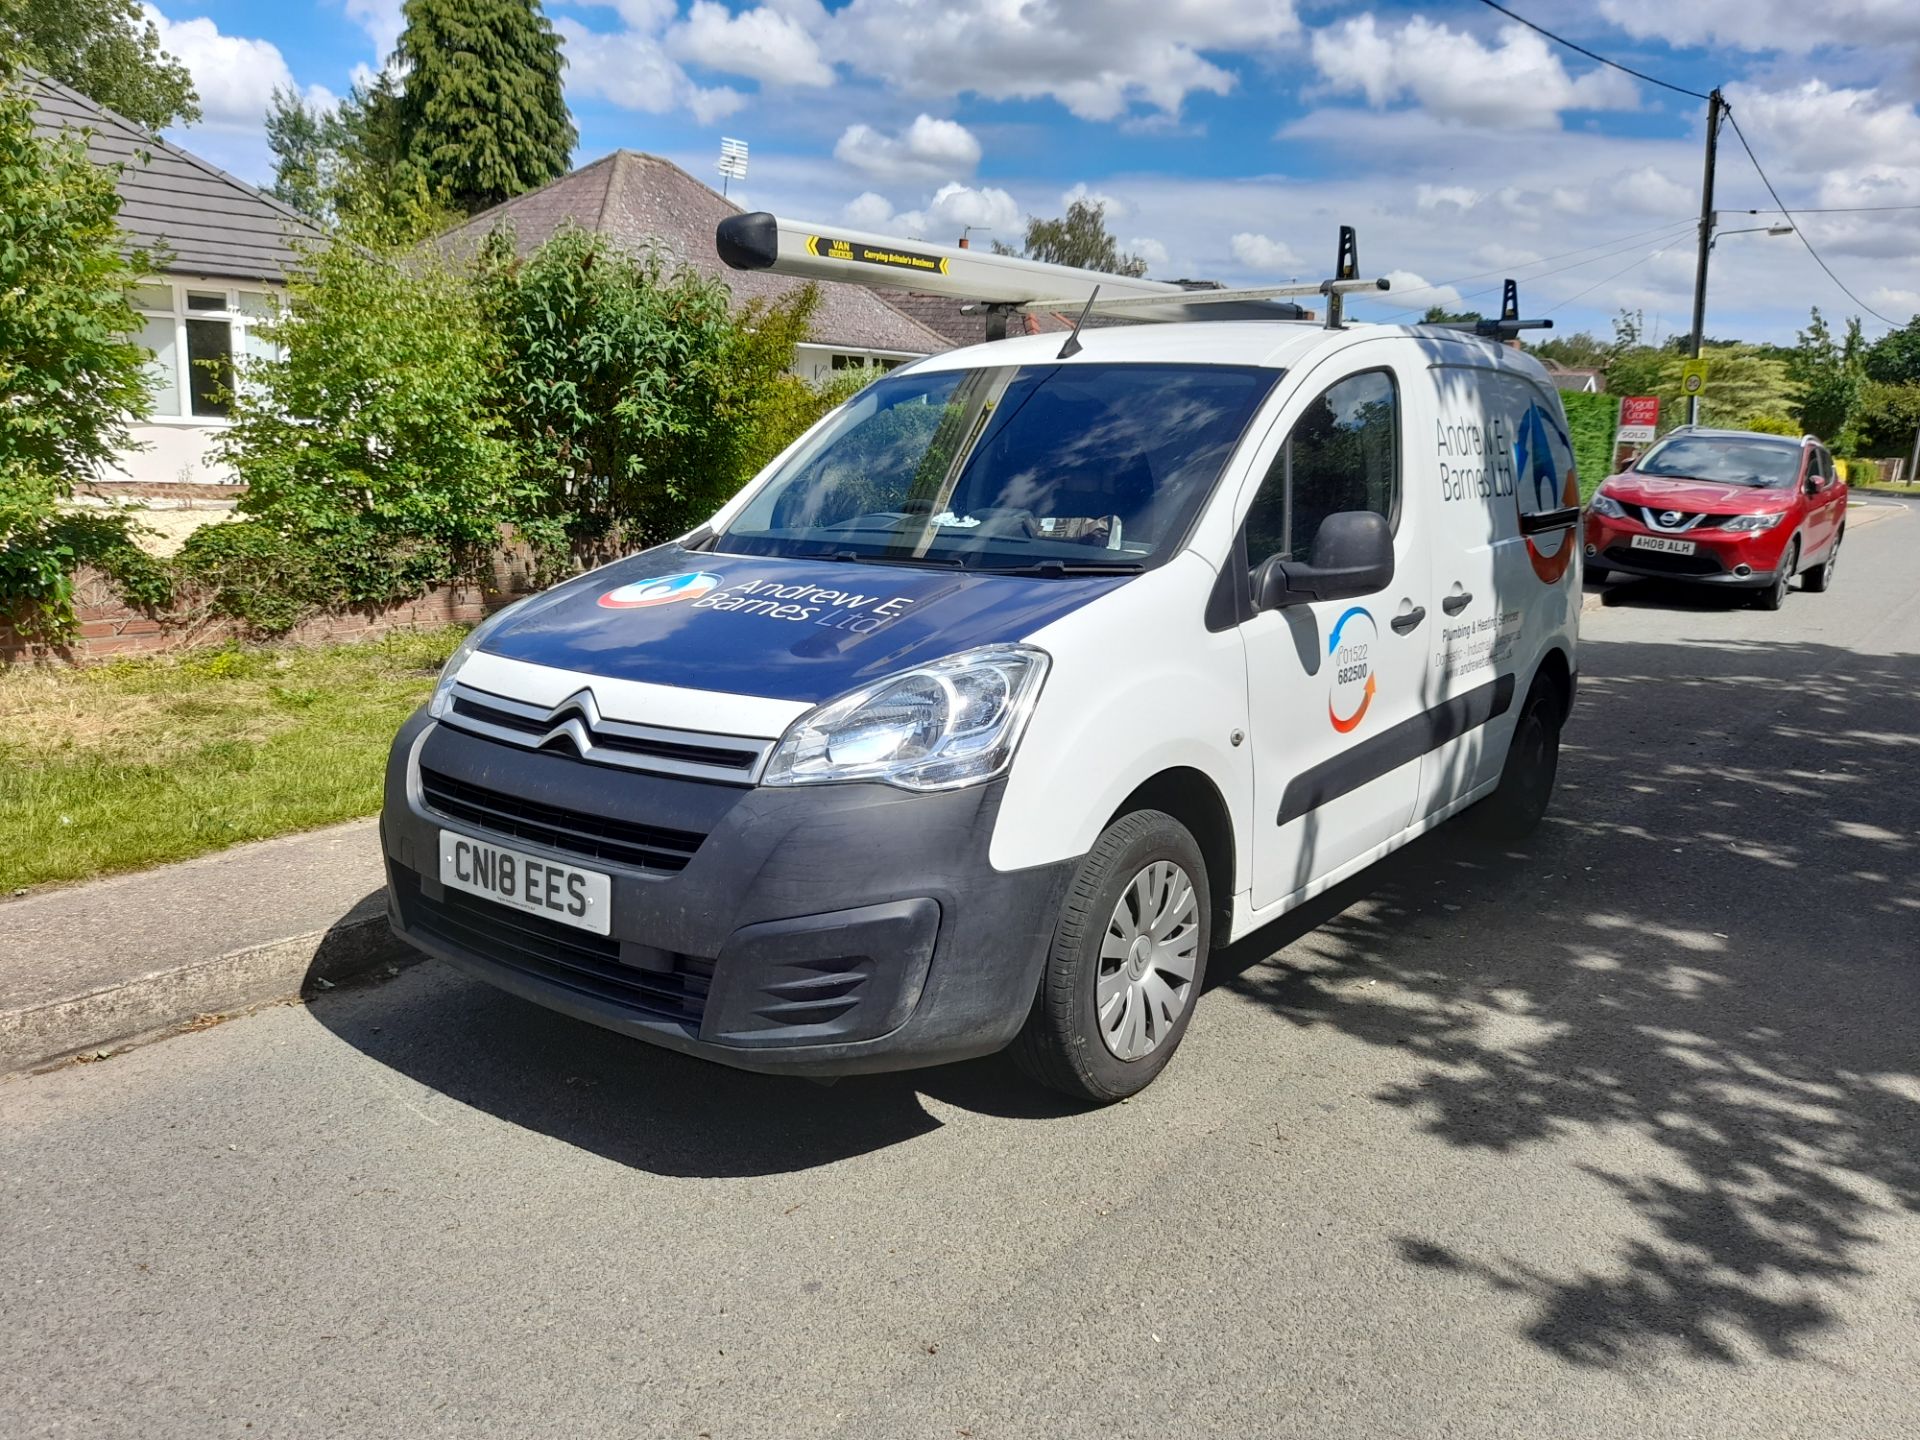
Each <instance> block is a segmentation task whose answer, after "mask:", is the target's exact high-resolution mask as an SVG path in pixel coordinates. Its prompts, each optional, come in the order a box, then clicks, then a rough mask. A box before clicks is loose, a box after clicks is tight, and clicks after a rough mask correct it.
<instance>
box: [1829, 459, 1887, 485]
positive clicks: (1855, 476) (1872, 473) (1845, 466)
mask: <svg viewBox="0 0 1920 1440" xmlns="http://www.w3.org/2000/svg"><path fill="white" fill-rule="evenodd" d="M1833 463H1834V468H1835V469H1837V470H1838V471H1839V472H1840V478H1841V479H1842V480H1844V481H1846V482H1847V483H1848V484H1849V485H1878V484H1879V483H1880V467H1879V466H1878V465H1876V464H1874V462H1873V461H1871V460H1864V459H1861V458H1860V457H1859V456H1855V457H1854V458H1853V459H1851V460H1841V459H1838V458H1836V459H1835V460H1834V462H1833Z"/></svg>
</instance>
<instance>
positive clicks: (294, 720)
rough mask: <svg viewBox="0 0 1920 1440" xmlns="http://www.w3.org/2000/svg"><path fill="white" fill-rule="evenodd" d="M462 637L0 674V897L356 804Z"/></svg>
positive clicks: (274, 831) (314, 820)
mask: <svg viewBox="0 0 1920 1440" xmlns="http://www.w3.org/2000/svg"><path fill="white" fill-rule="evenodd" d="M464 633H465V632H464V631H463V630H461V629H460V628H458V627H455V628H452V629H447V630H438V631H431V632H426V633H418V634H397V635H390V636H387V637H385V638H383V639H381V640H377V641H374V642H371V643H368V644H364V645H341V646H334V647H331V648H328V649H324V650H292V649H288V650H275V649H261V648H246V649H238V648H235V649H224V650H215V651H201V652H197V653H195V654H191V655H183V656H162V657H156V658H152V659H142V660H118V661H114V662H112V663H110V664H105V665H97V666H89V667H87V668H85V669H74V670H67V669H55V668H52V667H35V668H25V667H21V668H16V669H13V670H7V671H0V894H6V893H8V892H11V891H13V890H15V889H18V888H20V887H22V886H27V885H41V884H46V883H48V882H50V881H56V880H79V879H85V878H87V877H89V876H94V875H106V874H111V873H113V872H115V871H119V870H133V869H138V868H140V867H141V866H146V865H158V864H160V863H162V862H164V861H168V860H184V859H186V858H188V857H189V856H193V855H200V854H204V853H206V852H207V851H209V850H218V849H221V848H223V847H225V846H228V845H233V844H237V843H238V842H240V841H242V840H260V839H265V838H266V837H268V836H271V835H284V834H287V833H289V832H291V831H295V830H308V829H312V828H313V827H315V826H318V825H328V824H332V823H333V822H335V821H338V820H349V819H353V818H354V817H356V816H360V815H371V814H372V813H373V812H374V811H376V810H377V809H379V808H380V782H381V773H382V769H383V766H384V763H385V760H386V751H387V746H388V743H389V742H390V741H391V740H392V739H393V733H394V731H395V730H396V729H398V728H399V725H400V722H401V721H402V720H404V719H405V718H406V717H407V715H408V714H409V713H410V712H411V711H412V710H413V709H414V707H415V706H417V705H419V704H421V703H422V702H423V701H424V700H425V699H426V698H427V696H428V694H429V693H431V691H432V689H433V680H434V675H435V673H436V672H437V671H438V669H439V667H440V665H441V663H442V662H443V661H444V660H445V659H446V658H447V656H448V655H449V654H451V653H452V651H453V647H454V646H455V645H456V644H458V643H459V640H460V636H461V635H462V634H464Z"/></svg>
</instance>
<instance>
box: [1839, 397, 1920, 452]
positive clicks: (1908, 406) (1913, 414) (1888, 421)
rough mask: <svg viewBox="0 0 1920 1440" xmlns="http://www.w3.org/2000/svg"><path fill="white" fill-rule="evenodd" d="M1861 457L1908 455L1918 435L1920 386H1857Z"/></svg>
mask: <svg viewBox="0 0 1920 1440" xmlns="http://www.w3.org/2000/svg"><path fill="white" fill-rule="evenodd" d="M1856 424H1857V427H1858V430H1859V440H1858V444H1857V445H1856V446H1855V449H1856V450H1857V451H1858V452H1859V453H1861V454H1863V455H1907V454H1909V453H1910V452H1911V451H1912V450H1913V439H1914V436H1915V434H1917V433H1920V384H1911V385H1888V384H1884V383H1883V382H1881V381H1878V380H1869V381H1867V382H1866V383H1865V384H1864V385H1862V386H1861V387H1860V410H1859V415H1858V418H1857V421H1856Z"/></svg>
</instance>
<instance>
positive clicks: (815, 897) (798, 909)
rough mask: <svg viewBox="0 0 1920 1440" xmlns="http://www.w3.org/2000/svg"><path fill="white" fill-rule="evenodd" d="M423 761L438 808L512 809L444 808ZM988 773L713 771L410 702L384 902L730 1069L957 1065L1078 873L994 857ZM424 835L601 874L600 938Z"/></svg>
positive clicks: (435, 941)
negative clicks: (460, 875)
mask: <svg viewBox="0 0 1920 1440" xmlns="http://www.w3.org/2000/svg"><path fill="white" fill-rule="evenodd" d="M423 770H424V771H425V772H426V773H427V774H428V776H429V777H431V779H432V782H433V785H434V787H435V796H436V799H437V800H439V801H440V803H446V802H445V800H444V797H445V796H446V795H447V794H449V793H455V794H458V795H460V796H462V797H466V798H472V797H476V796H477V797H479V799H478V802H476V803H483V804H489V805H492V806H493V807H494V808H495V809H497V810H499V811H500V812H501V813H502V814H503V815H506V814H507V812H508V811H509V810H511V812H512V816H511V817H510V818H503V819H501V820H499V821H497V822H495V823H494V824H476V823H472V822H471V821H470V820H469V819H466V818H460V819H454V818H450V817H449V816H448V815H447V814H446V813H444V812H443V811H440V810H436V809H435V808H434V806H433V803H431V802H430V801H429V799H428V798H427V796H426V795H425V794H423V789H422V783H421V781H422V773H423ZM1003 788H1004V784H1003V783H995V784H990V785H984V786H977V787H972V788H969V789H965V790H958V791H950V792H946V793H941V794H931V795H913V794H908V793H906V792H904V791H900V790H896V789H894V788H892V787H890V786H885V785H866V784H850V785H822V786H803V787H796V788H793V789H785V788H755V789H745V788H740V787H733V786H723V785H714V784H707V783H704V782H699V781H690V780H678V779H671V778H668V777H664V776H655V775H646V774H641V773H638V772H634V771H627V770H624V769H615V768H612V767H607V766H598V765H589V764H587V763H585V762H583V761H580V760H578V759H575V758H573V757H571V756H567V755H559V754H548V753H542V752H536V751H530V750H525V749H521V748H519V747H516V746H510V745H503V744H498V743H495V742H493V741H490V740H485V739H482V738H480V737H477V736H474V735H470V734H467V733H465V732H462V731H460V730H457V729H454V728H452V727H448V726H439V725H434V724H433V723H432V722H431V721H429V720H428V719H427V717H426V715H425V713H424V712H422V713H420V714H417V715H415V716H414V717H413V718H412V719H411V720H409V721H408V722H407V724H406V725H405V726H404V727H403V728H402V730H401V732H400V734H399V736H398V738H397V739H396V740H395V742H394V746H393V751H392V755H391V757H390V759H389V762H388V769H387V793H386V806H385V809H384V811H383V813H382V817H381V834H382V840H383V843H384V845H385V849H386V856H387V867H388V875H389V880H390V887H389V893H390V895H391V897H392V899H391V904H390V915H391V919H392V922H393V926H394V929H395V930H396V932H397V933H399V934H400V936H401V937H402V938H404V939H406V940H408V941H409V942H411V943H412V944H414V945H416V946H418V947H419V948H420V949H422V950H425V951H427V952H428V953H429V954H433V955H436V956H439V957H440V958H442V959H444V960H446V961H448V962H450V963H452V964H453V965H455V966H458V967H459V968H460V969H462V970H465V971H467V972H468V973H470V974H473V975H475V976H477V977H479V978H481V979H483V980H486V981H489V982H490V983H492V984H495V985H498V986H500V987H501V988H502V989H506V990H509V991H512V992H513V993H515V994H517V995H521V996H523V997H525V998H526V999H529V1000H533V1001H536V1002H537V1003H539V1004H542V1005H546V1006H549V1007H551V1008H553V1009H556V1010H560V1011H563V1012H565V1013H567V1014H569V1015H573V1016H576V1017H578V1018H580V1019H582V1020H588V1021H591V1022H593V1023H594V1024H597V1025H602V1026H606V1027H607V1028H609V1029H613V1030H619V1031H621V1032H623V1033H625V1034H629V1035H633V1036H636V1037H638V1038H640V1039H644V1040H648V1041H651V1042H653V1043H656V1044H660V1045H665V1046H667V1047H669V1048H671V1049H675V1050H680V1051H684V1052H686V1053H688V1054H692V1055H699V1056H702V1057H705V1058H707V1059H711V1060H718V1061H721V1062H723V1063H726V1064H729V1065H735V1066H739V1067H742V1068H745V1069H751V1070H764V1071H772V1072H789V1073H799V1074H815V1075H840V1074H853V1073H858V1072H861V1071H869V1070H894V1069H907V1068H911V1067H914V1066H920V1065H934V1064H941V1063H945V1062H947V1061H952V1060H960V1059H966V1058H969V1057H971V1056H975V1055H983V1054H987V1053H990V1052H992V1051H994V1050H998V1049H1000V1048H1001V1047H1003V1046H1004V1045H1005V1044H1006V1043H1007V1042H1008V1041H1009V1040H1011V1039H1012V1038H1013V1036H1014V1034H1015V1032H1016V1031H1017V1030H1018V1029H1019V1027H1020V1024H1021V1022H1022V1021H1023V1020H1024V1019H1025V1018H1026V1015H1027V1011H1028V1009H1029V1007H1030V1005H1031V1003H1032V1000H1033V995H1034V990H1035V987H1036V986H1037V984H1038V983H1039V976H1040V969H1041V966H1042V964H1043V963H1044V961H1045V957H1046V950H1047V946H1048V944H1049V942H1050V941H1051V938H1052V933H1053V924H1054V917H1055V916H1056V914H1057V913H1058V909H1059V903H1060V898H1061V896H1062V894H1063V893H1064V891H1065V887H1066V884H1067V882H1068V880H1069V878H1070V877H1071V874H1072V870H1073V865H1072V863H1071V862H1062V863H1060V864H1058V865H1050V866H1043V867H1039V868H1037V869H1032V870H1020V871H1011V872H1003V871H997V870H995V869H994V868H993V866H992V865H991V864H990V863H989V861H988V858H987V847H988V843H989V841H990V839H991V837H992V833H993V825H994V820H995V818H996V816H997V815H998V813H999V807H1000V798H1001V794H1002V791H1003ZM509 801H511V802H512V804H511V805H509V804H508V802H509ZM471 813H479V812H478V811H477V810H476V811H473V812H471ZM496 824H497V825H498V826H499V827H500V828H496ZM443 829H444V830H450V831H455V832H457V833H460V834H467V835H475V836H478V837H480V838H482V839H486V840H489V841H491V842H493V843H495V844H500V845H507V846H510V847H512V848H514V849H517V850H522V851H526V852H528V853H531V854H535V855H540V856H545V857H549V858H551V859H554V860H559V861H563V862H565V863H567V864H570V865H575V866H581V867H584V868H586V869H589V870H596V871H599V872H601V873H603V874H607V875H610V876H611V877H612V918H611V921H610V930H611V933H610V935H608V936H607V937H604V938H603V937H600V936H596V935H593V934H591V933H589V932H585V931H580V930H576V929H572V928H570V927H567V926H563V925H559V924H556V923H554V922H552V921H546V920H541V919H538V918H535V917H531V916H527V915H523V914H521V913H520V912H518V911H516V910H512V909H510V908H508V907H506V906H503V905H499V904H496V903H494V902H492V901H489V900H485V899H481V898H478V897H474V896H470V895H466V894H463V893H461V892H459V891H456V890H452V889H448V888H445V887H442V886H441V885H440V883H439V879H438V857H439V848H440V847H439V836H440V832H441V831H442V830H443ZM641 831H643V832H644V834H643V835H642V836H641V839H640V840H638V841H636V840H634V839H632V838H631V837H632V835H633V834H634V832H641ZM503 832H504V833H503ZM529 836H538V837H540V838H539V839H530V838H528V837H529ZM609 836H612V837H613V838H611V839H609V838H608V837H609ZM661 836H665V837H671V838H670V839H666V840H663V839H660V838H657V837H661ZM548 842H551V843H548ZM610 854H616V855H621V856H622V857H624V858H622V859H620V860H611V859H609V858H606V857H607V856H608V855H610ZM629 860H631V861H633V863H627V862H628V861H629ZM675 866H678V867H682V868H677V869H676V868H670V867H675Z"/></svg>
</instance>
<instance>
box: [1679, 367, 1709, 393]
mask: <svg viewBox="0 0 1920 1440" xmlns="http://www.w3.org/2000/svg"><path fill="white" fill-rule="evenodd" d="M1706 388H1707V362H1706V361H1704V360H1689V361H1687V363H1686V364H1684V365H1682V366H1681V367H1680V393H1681V394H1682V395H1698V394H1700V393H1701V392H1702V391H1704V390H1705V389H1706Z"/></svg>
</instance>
